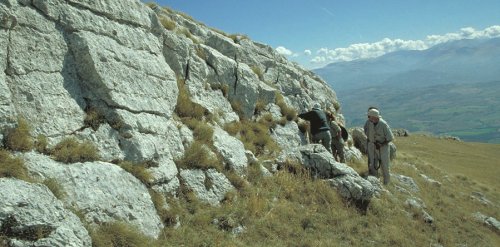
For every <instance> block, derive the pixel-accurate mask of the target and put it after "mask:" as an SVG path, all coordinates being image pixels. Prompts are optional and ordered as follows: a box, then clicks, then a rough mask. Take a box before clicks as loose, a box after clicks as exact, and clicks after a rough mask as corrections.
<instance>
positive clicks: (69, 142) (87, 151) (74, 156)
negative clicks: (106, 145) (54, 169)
mask: <svg viewBox="0 0 500 247" xmlns="http://www.w3.org/2000/svg"><path fill="white" fill-rule="evenodd" d="M51 153H52V155H53V156H54V159H55V160H57V161H60V162H64V163H75V162H86V161H95V160H98V159H99V150H97V148H96V147H95V146H94V145H92V143H90V142H88V141H85V142H83V143H80V142H78V141H77V140H76V139H75V138H73V137H69V138H65V139H63V140H62V141H61V142H59V143H58V144H57V145H56V146H55V147H54V148H53V149H52V151H51Z"/></svg>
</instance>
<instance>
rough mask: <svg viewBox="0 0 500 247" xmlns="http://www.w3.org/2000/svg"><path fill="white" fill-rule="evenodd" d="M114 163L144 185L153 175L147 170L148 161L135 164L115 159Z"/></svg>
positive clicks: (147, 183) (148, 183) (148, 182)
mask: <svg viewBox="0 0 500 247" xmlns="http://www.w3.org/2000/svg"><path fill="white" fill-rule="evenodd" d="M116 164H117V165H118V166H120V167H121V168H122V169H123V170H125V171H127V172H128V173H130V174H132V175H133V176H134V177H136V178H137V179H139V181H141V182H142V183H143V184H145V185H146V186H149V185H150V183H151V181H152V180H153V175H151V172H150V171H149V170H148V168H149V167H150V165H149V163H148V162H143V163H140V164H136V163H133V162H130V161H123V160H120V161H117V162H116Z"/></svg>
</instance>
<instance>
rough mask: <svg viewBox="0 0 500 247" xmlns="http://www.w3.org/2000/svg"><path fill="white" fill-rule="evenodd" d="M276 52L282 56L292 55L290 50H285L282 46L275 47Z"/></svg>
mask: <svg viewBox="0 0 500 247" xmlns="http://www.w3.org/2000/svg"><path fill="white" fill-rule="evenodd" d="M276 51H277V52H278V53H279V54H281V55H284V56H292V55H293V52H292V51H291V50H288V49H287V48H285V47H283V46H278V47H276Z"/></svg>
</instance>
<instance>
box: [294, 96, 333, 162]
mask: <svg viewBox="0 0 500 247" xmlns="http://www.w3.org/2000/svg"><path fill="white" fill-rule="evenodd" d="M299 117H300V118H302V119H305V120H307V121H309V122H310V123H311V135H312V141H313V143H321V144H322V145H323V146H324V147H325V148H326V150H328V152H330V153H331V147H330V145H331V141H332V136H331V135H330V125H328V119H327V118H326V114H325V112H323V111H322V110H321V107H320V105H319V104H318V103H315V104H314V106H313V108H312V110H311V111H308V112H305V113H302V114H299Z"/></svg>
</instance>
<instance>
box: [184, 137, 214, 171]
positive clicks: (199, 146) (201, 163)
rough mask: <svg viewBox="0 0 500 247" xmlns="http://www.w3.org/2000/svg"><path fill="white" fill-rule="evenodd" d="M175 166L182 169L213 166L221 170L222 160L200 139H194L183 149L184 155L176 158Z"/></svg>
mask: <svg viewBox="0 0 500 247" xmlns="http://www.w3.org/2000/svg"><path fill="white" fill-rule="evenodd" d="M175 163H176V164H177V167H179V168H183V169H203V170H207V169H209V168H215V169H216V170H218V171H222V170H223V167H222V162H220V161H219V160H218V158H217V156H216V155H214V153H213V152H212V151H211V150H210V148H209V147H208V146H207V145H206V144H203V143H202V142H200V141H194V142H193V143H191V145H190V146H189V147H188V148H187V149H186V150H185V151H184V156H182V157H181V158H180V159H178V160H176V161H175Z"/></svg>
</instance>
